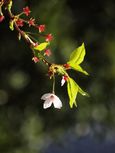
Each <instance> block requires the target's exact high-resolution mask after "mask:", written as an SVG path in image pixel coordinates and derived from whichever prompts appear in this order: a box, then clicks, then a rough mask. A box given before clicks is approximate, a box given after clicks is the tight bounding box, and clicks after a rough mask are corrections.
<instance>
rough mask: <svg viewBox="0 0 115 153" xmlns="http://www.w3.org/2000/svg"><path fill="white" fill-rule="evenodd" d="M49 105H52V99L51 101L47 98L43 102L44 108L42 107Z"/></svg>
mask: <svg viewBox="0 0 115 153" xmlns="http://www.w3.org/2000/svg"><path fill="white" fill-rule="evenodd" d="M51 105H52V101H51V100H50V99H48V100H46V101H45V102H44V104H43V108H44V109H47V108H49V107H51Z"/></svg>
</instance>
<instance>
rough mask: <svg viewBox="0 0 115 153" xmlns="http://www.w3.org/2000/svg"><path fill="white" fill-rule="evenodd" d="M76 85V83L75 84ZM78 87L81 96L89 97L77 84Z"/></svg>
mask: <svg viewBox="0 0 115 153" xmlns="http://www.w3.org/2000/svg"><path fill="white" fill-rule="evenodd" d="M77 85H78V84H77ZM78 89H79V93H80V94H81V95H82V96H87V97H89V94H88V93H87V92H85V91H83V89H81V88H80V86H79V85H78Z"/></svg>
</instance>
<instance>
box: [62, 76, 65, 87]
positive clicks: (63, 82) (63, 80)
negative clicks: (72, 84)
mask: <svg viewBox="0 0 115 153" xmlns="http://www.w3.org/2000/svg"><path fill="white" fill-rule="evenodd" d="M64 84H65V79H64V78H63V77H62V80H61V86H63V85H64Z"/></svg>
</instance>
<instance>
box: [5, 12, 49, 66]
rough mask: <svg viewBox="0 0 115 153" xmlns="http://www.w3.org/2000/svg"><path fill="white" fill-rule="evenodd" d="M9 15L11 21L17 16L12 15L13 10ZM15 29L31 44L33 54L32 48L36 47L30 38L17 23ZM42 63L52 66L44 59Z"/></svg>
mask: <svg viewBox="0 0 115 153" xmlns="http://www.w3.org/2000/svg"><path fill="white" fill-rule="evenodd" d="M7 11H8V15H9V17H10V20H13V19H14V18H15V15H13V14H12V12H11V10H8V9H7ZM14 27H15V29H16V31H18V33H20V35H21V37H22V38H23V39H24V40H25V41H26V42H27V44H29V47H30V49H31V50H32V52H33V49H32V46H34V45H35V43H34V42H33V41H32V40H31V39H30V38H29V36H28V35H27V34H26V33H25V32H24V31H23V30H21V29H20V28H19V26H18V25H17V23H16V22H14ZM41 60H42V62H43V63H44V64H45V65H47V66H50V65H51V63H49V62H48V61H47V60H46V59H45V58H44V57H42V58H41Z"/></svg>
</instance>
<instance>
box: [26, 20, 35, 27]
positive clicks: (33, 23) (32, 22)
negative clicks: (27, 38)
mask: <svg viewBox="0 0 115 153" xmlns="http://www.w3.org/2000/svg"><path fill="white" fill-rule="evenodd" d="M28 24H29V27H30V26H34V25H35V19H33V18H31V19H30V20H29V21H28Z"/></svg>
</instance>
